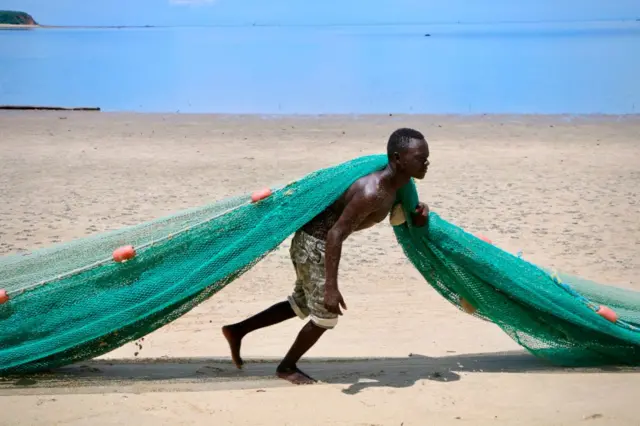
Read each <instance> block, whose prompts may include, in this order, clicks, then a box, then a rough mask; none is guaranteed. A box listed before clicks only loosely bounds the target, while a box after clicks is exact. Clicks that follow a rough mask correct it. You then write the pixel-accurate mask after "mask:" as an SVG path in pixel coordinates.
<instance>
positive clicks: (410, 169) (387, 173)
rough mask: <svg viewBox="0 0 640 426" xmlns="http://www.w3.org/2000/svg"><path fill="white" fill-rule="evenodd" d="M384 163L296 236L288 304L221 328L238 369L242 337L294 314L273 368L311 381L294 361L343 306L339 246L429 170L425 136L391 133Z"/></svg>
mask: <svg viewBox="0 0 640 426" xmlns="http://www.w3.org/2000/svg"><path fill="white" fill-rule="evenodd" d="M387 155H388V158H389V163H388V165H387V166H386V167H385V168H384V169H383V170H381V171H378V172H375V173H371V174H369V175H367V176H364V177H363V178H361V179H358V180H357V181H356V182H354V183H353V184H352V185H351V187H349V189H348V190H347V191H346V192H345V193H344V194H342V196H341V197H340V198H339V199H338V200H337V201H336V202H335V203H334V204H333V205H331V206H329V207H328V208H327V209H326V210H324V211H323V212H322V213H320V214H319V215H318V216H316V217H315V218H313V219H312V220H311V221H310V222H309V223H307V224H306V225H304V226H303V227H302V229H300V230H299V231H298V232H296V234H295V236H294V238H293V241H292V244H291V250H290V252H291V259H292V261H293V264H294V267H295V270H296V274H297V280H296V283H295V287H294V290H293V294H292V295H291V296H289V297H288V300H286V301H283V302H280V303H277V304H275V305H273V306H271V307H270V308H268V309H267V310H265V311H263V312H260V313H258V314H257V315H255V316H253V317H251V318H248V319H246V320H244V321H242V322H239V323H237V324H232V325H227V326H224V327H222V333H223V334H224V336H225V338H226V339H227V341H228V342H229V346H230V348H231V357H232V359H233V362H234V364H235V365H236V366H237V367H238V368H242V365H243V361H242V358H241V357H240V344H241V342H242V338H243V337H244V336H246V335H247V334H249V333H251V332H252V331H255V330H257V329H260V328H263V327H267V326H270V325H274V324H278V323H280V322H282V321H285V320H288V319H290V318H293V317H295V316H298V317H300V318H303V319H304V318H307V317H310V321H309V322H308V323H307V324H306V325H305V326H304V327H303V328H302V330H301V331H300V333H299V334H298V337H297V338H296V340H295V342H294V343H293V346H292V347H291V349H290V350H289V352H288V353H287V355H286V356H285V357H284V359H283V360H282V362H281V363H280V365H279V366H278V368H277V370H276V374H277V376H278V377H280V378H282V379H285V380H288V381H290V382H292V383H294V384H310V383H314V382H315V380H314V379H312V378H311V377H310V376H308V375H307V374H305V373H303V372H302V371H301V370H299V369H298V367H297V366H296V364H297V362H298V360H299V359H300V358H301V357H302V356H303V355H304V354H305V353H306V352H307V351H308V350H309V349H311V347H312V346H313V345H314V344H315V343H316V342H317V341H318V339H319V338H320V336H322V334H323V333H324V332H325V331H326V330H328V329H332V328H333V327H335V326H336V324H337V322H338V316H340V315H342V310H341V309H340V308H342V309H345V310H346V309H347V305H346V303H345V301H344V298H343V297H342V294H341V293H340V290H339V289H338V264H339V263H340V255H341V253H342V243H343V242H344V241H345V240H346V239H347V237H348V236H349V235H351V234H352V233H354V232H356V231H361V230H363V229H366V228H369V227H371V226H373V225H375V224H377V223H379V222H382V221H383V220H384V219H385V218H386V217H387V215H388V214H389V212H390V211H391V209H392V207H393V204H394V202H395V200H396V192H397V191H398V190H399V189H400V188H402V187H403V186H404V185H405V184H407V183H409V181H410V179H411V178H415V179H422V178H424V176H425V174H426V173H427V168H428V166H429V160H428V158H429V148H428V146H427V142H426V141H425V139H424V136H423V135H422V134H421V133H420V132H418V131H416V130H413V129H407V128H402V129H398V130H396V131H395V132H393V133H392V134H391V136H390V137H389V141H388V144H387ZM428 212H429V210H428V207H427V206H426V205H425V204H423V203H420V204H419V205H418V206H417V208H416V212H415V213H414V214H413V217H412V219H413V222H414V224H415V225H416V226H424V225H426V223H427V218H428Z"/></svg>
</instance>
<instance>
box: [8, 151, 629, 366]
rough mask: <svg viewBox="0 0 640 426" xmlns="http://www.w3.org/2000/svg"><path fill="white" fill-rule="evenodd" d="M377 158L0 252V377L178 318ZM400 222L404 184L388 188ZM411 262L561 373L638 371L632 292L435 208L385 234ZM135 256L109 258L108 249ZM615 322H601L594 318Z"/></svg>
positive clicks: (93, 352)
mask: <svg viewBox="0 0 640 426" xmlns="http://www.w3.org/2000/svg"><path fill="white" fill-rule="evenodd" d="M386 164H387V160H386V156H382V155H374V156H366V157H361V158H357V159H355V160H352V161H349V162H346V163H343V164H340V165H337V166H335V167H331V168H327V169H323V170H318V171H316V172H314V173H311V174H309V175H307V176H305V177H304V178H302V179H300V180H298V181H295V182H291V183H290V184H288V185H285V186H282V187H278V188H272V190H273V193H272V195H271V196H269V197H267V198H265V199H262V200H260V201H258V202H252V200H251V196H250V195H245V196H239V197H235V198H230V199H226V200H222V201H217V202H214V203H212V204H210V205H206V206H203V207H200V208H196V209H192V210H187V211H184V212H179V213H176V214H174V215H172V216H169V217H164V218H161V219H157V220H154V221H150V222H146V223H143V224H140V225H137V226H134V227H129V228H124V229H121V230H117V231H113V232H109V233H104V234H99V235H96V236H93V237H87V238H82V239H79V240H76V241H72V242H69V243H65V244H60V245H57V246H53V247H50V248H46V249H42V250H37V251H33V252H30V253H25V254H16V255H10V256H4V257H2V258H0V289H5V290H6V291H7V293H8V294H9V296H10V299H9V300H8V301H7V302H6V303H4V304H2V305H0V374H13V373H28V372H36V371H42V370H48V369H51V368H55V367H60V366H63V365H67V364H71V363H74V362H78V361H81V360H86V359H90V358H94V357H96V356H99V355H102V354H104V353H107V352H110V351H112V350H113V349H115V348H117V347H119V346H122V345H123V344H125V343H128V342H131V341H134V340H137V339H139V338H141V337H143V336H145V335H147V334H149V333H151V332H152V331H154V330H156V329H158V328H160V327H162V326H163V325H165V324H167V323H169V322H171V321H173V320H175V319H176V318H178V317H180V316H181V315H183V314H185V313H186V312H188V311H189V310H191V309H192V308H193V307H195V306H196V305H198V304H199V303H201V302H203V301H205V300H207V299H208V298H209V297H211V296H213V295H214V294H215V293H217V292H218V291H220V290H221V289H222V288H224V287H225V286H226V285H227V284H229V283H231V282H232V281H233V280H235V279H236V278H238V277H239V276H241V275H242V274H243V273H244V272H246V271H247V270H249V269H250V268H251V267H252V266H254V265H255V264H256V263H257V262H259V261H260V260H261V259H262V258H264V257H265V256H266V255H267V254H269V253H270V252H271V251H273V250H274V249H276V248H277V247H278V246H279V245H280V244H282V242H283V241H284V240H286V239H287V238H288V237H289V236H291V235H292V234H293V233H295V232H296V231H297V230H298V229H299V228H301V227H302V226H303V225H304V224H305V223H307V222H308V221H309V220H311V219H312V218H313V217H314V216H316V215H317V214H318V213H320V212H321V211H322V210H324V209H325V208H326V207H327V206H329V205H330V204H332V203H333V202H334V201H335V200H336V199H337V198H338V197H339V196H340V195H341V194H342V193H343V192H344V191H345V190H346V189H347V188H348V187H349V186H350V185H351V184H352V183H353V182H354V181H355V180H357V179H359V178H360V177H362V176H365V175H367V174H369V173H371V172H374V171H376V170H380V169H382V168H384V167H385V166H386ZM398 201H399V202H401V203H402V204H403V206H404V210H405V214H406V215H407V216H408V215H409V214H410V212H411V211H413V209H414V208H415V206H416V204H417V201H418V197H417V192H416V189H415V186H414V184H413V182H411V183H410V184H408V185H407V186H405V187H404V188H403V189H402V190H401V191H400V192H399V194H398ZM394 230H395V233H396V236H397V238H398V241H399V242H400V244H401V246H402V248H403V250H404V251H405V254H406V255H407V257H408V258H409V259H410V260H411V262H412V263H413V265H414V266H415V267H416V268H417V269H418V270H419V271H420V273H421V274H422V275H423V276H424V278H425V279H426V281H427V282H428V283H429V284H431V285H432V286H433V287H434V288H435V289H436V290H437V291H438V292H439V293H440V294H442V295H443V296H444V297H445V298H447V299H448V300H449V301H451V302H452V303H454V304H456V305H457V306H460V300H461V299H460V298H461V297H462V298H464V299H465V300H467V301H468V302H469V303H471V304H472V305H473V306H475V307H476V309H477V311H476V312H475V313H474V315H476V316H478V317H480V318H482V319H485V320H488V321H491V322H493V323H495V324H497V325H498V326H499V327H501V328H502V329H503V330H504V331H505V332H506V333H507V334H508V335H509V336H511V337H512V338H513V339H515V340H516V341H517V342H518V343H519V344H520V345H522V346H523V347H525V348H526V349H528V350H529V351H531V352H532V353H533V354H535V355H537V356H540V357H542V358H545V359H548V360H550V361H551V362H554V363H557V364H561V365H576V366H577V365H587V364H631V365H634V364H637V363H638V362H639V361H640V331H639V330H638V327H640V324H639V322H640V310H639V309H638V306H640V295H639V294H638V293H635V292H631V291H628V290H623V289H618V288H614V287H607V286H603V285H599V284H596V283H591V282H588V281H586V280H581V279H579V278H576V277H569V276H562V275H560V276H558V275H557V274H553V273H551V272H550V271H546V270H544V269H541V268H539V267H537V266H535V265H532V264H530V263H528V262H526V261H524V260H522V259H520V258H518V257H517V256H514V255H511V254H509V253H507V252H505V251H503V250H501V249H499V248H498V247H495V246H493V245H491V244H488V243H486V242H484V241H482V240H480V239H478V238H476V237H474V236H473V235H471V234H468V233H466V232H464V231H463V230H462V229H460V228H458V227H456V226H455V225H453V224H451V223H448V222H447V221H445V220H444V219H442V218H440V217H439V216H438V215H437V214H435V213H431V214H430V218H429V226H428V227H426V228H416V227H413V226H412V225H411V223H410V221H408V222H405V223H403V224H401V225H398V226H395V227H394ZM126 245H132V246H134V247H135V249H136V256H135V257H134V258H132V259H130V260H128V261H126V262H122V263H120V262H115V261H114V260H113V258H112V253H113V251H114V250H115V249H117V248H119V247H122V246H126ZM600 303H602V304H606V305H607V306H609V307H610V308H612V309H613V310H614V311H615V312H616V313H617V314H618V317H619V318H618V320H617V321H616V322H611V321H608V320H607V319H605V318H603V317H602V316H600V315H599V314H598V313H597V312H596V311H597V309H598V308H599V304H600Z"/></svg>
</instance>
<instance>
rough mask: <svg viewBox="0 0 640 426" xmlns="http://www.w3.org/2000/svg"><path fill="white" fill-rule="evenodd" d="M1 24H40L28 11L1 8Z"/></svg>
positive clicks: (30, 25) (32, 25)
mask: <svg viewBox="0 0 640 426" xmlns="http://www.w3.org/2000/svg"><path fill="white" fill-rule="evenodd" d="M0 25H2V26H29V27H35V26H37V25H38V23H37V22H36V20H35V19H33V16H31V15H29V14H28V13H26V12H17V11H13V10H0Z"/></svg>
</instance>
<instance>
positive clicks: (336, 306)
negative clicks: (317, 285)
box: [324, 286, 347, 315]
mask: <svg viewBox="0 0 640 426" xmlns="http://www.w3.org/2000/svg"><path fill="white" fill-rule="evenodd" d="M340 306H342V308H343V309H344V310H345V311H346V310H347V305H346V304H345V303H344V299H343V298H342V294H340V291H339V290H338V289H337V287H334V286H325V290H324V307H325V308H326V309H327V311H329V312H331V313H332V314H338V315H342V311H341V310H340Z"/></svg>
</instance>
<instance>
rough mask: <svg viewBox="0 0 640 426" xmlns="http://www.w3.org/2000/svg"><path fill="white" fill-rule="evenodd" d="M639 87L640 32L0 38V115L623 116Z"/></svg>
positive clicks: (369, 30)
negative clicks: (31, 109)
mask: <svg viewBox="0 0 640 426" xmlns="http://www.w3.org/2000/svg"><path fill="white" fill-rule="evenodd" d="M427 33H429V34H430V36H429V37H426V36H425V34H427ZM639 76H640V22H626V23H625V22H617V23H616V22H609V23H574V24H553V25H552V24H537V25H533V24H526V25H525V24H521V25H516V24H512V25H494V26H480V25H452V26H443V25H440V26H438V25H433V26H429V25H425V26H353V27H330V26H328V27H207V28H184V27H180V28H150V29H132V28H128V29H55V30H46V29H40V30H31V31H14V30H12V31H6V30H4V31H0V104H39V105H64V106H100V107H101V108H103V110H106V111H123V110H125V111H151V112H175V111H180V112H222V113H264V114H273V113H276V114H277V113H304V114H316V113H389V112H394V113H403V112H404V113H463V114H466V113H576V114H578V113H611V114H625V113H638V112H639V111H640V80H639Z"/></svg>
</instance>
